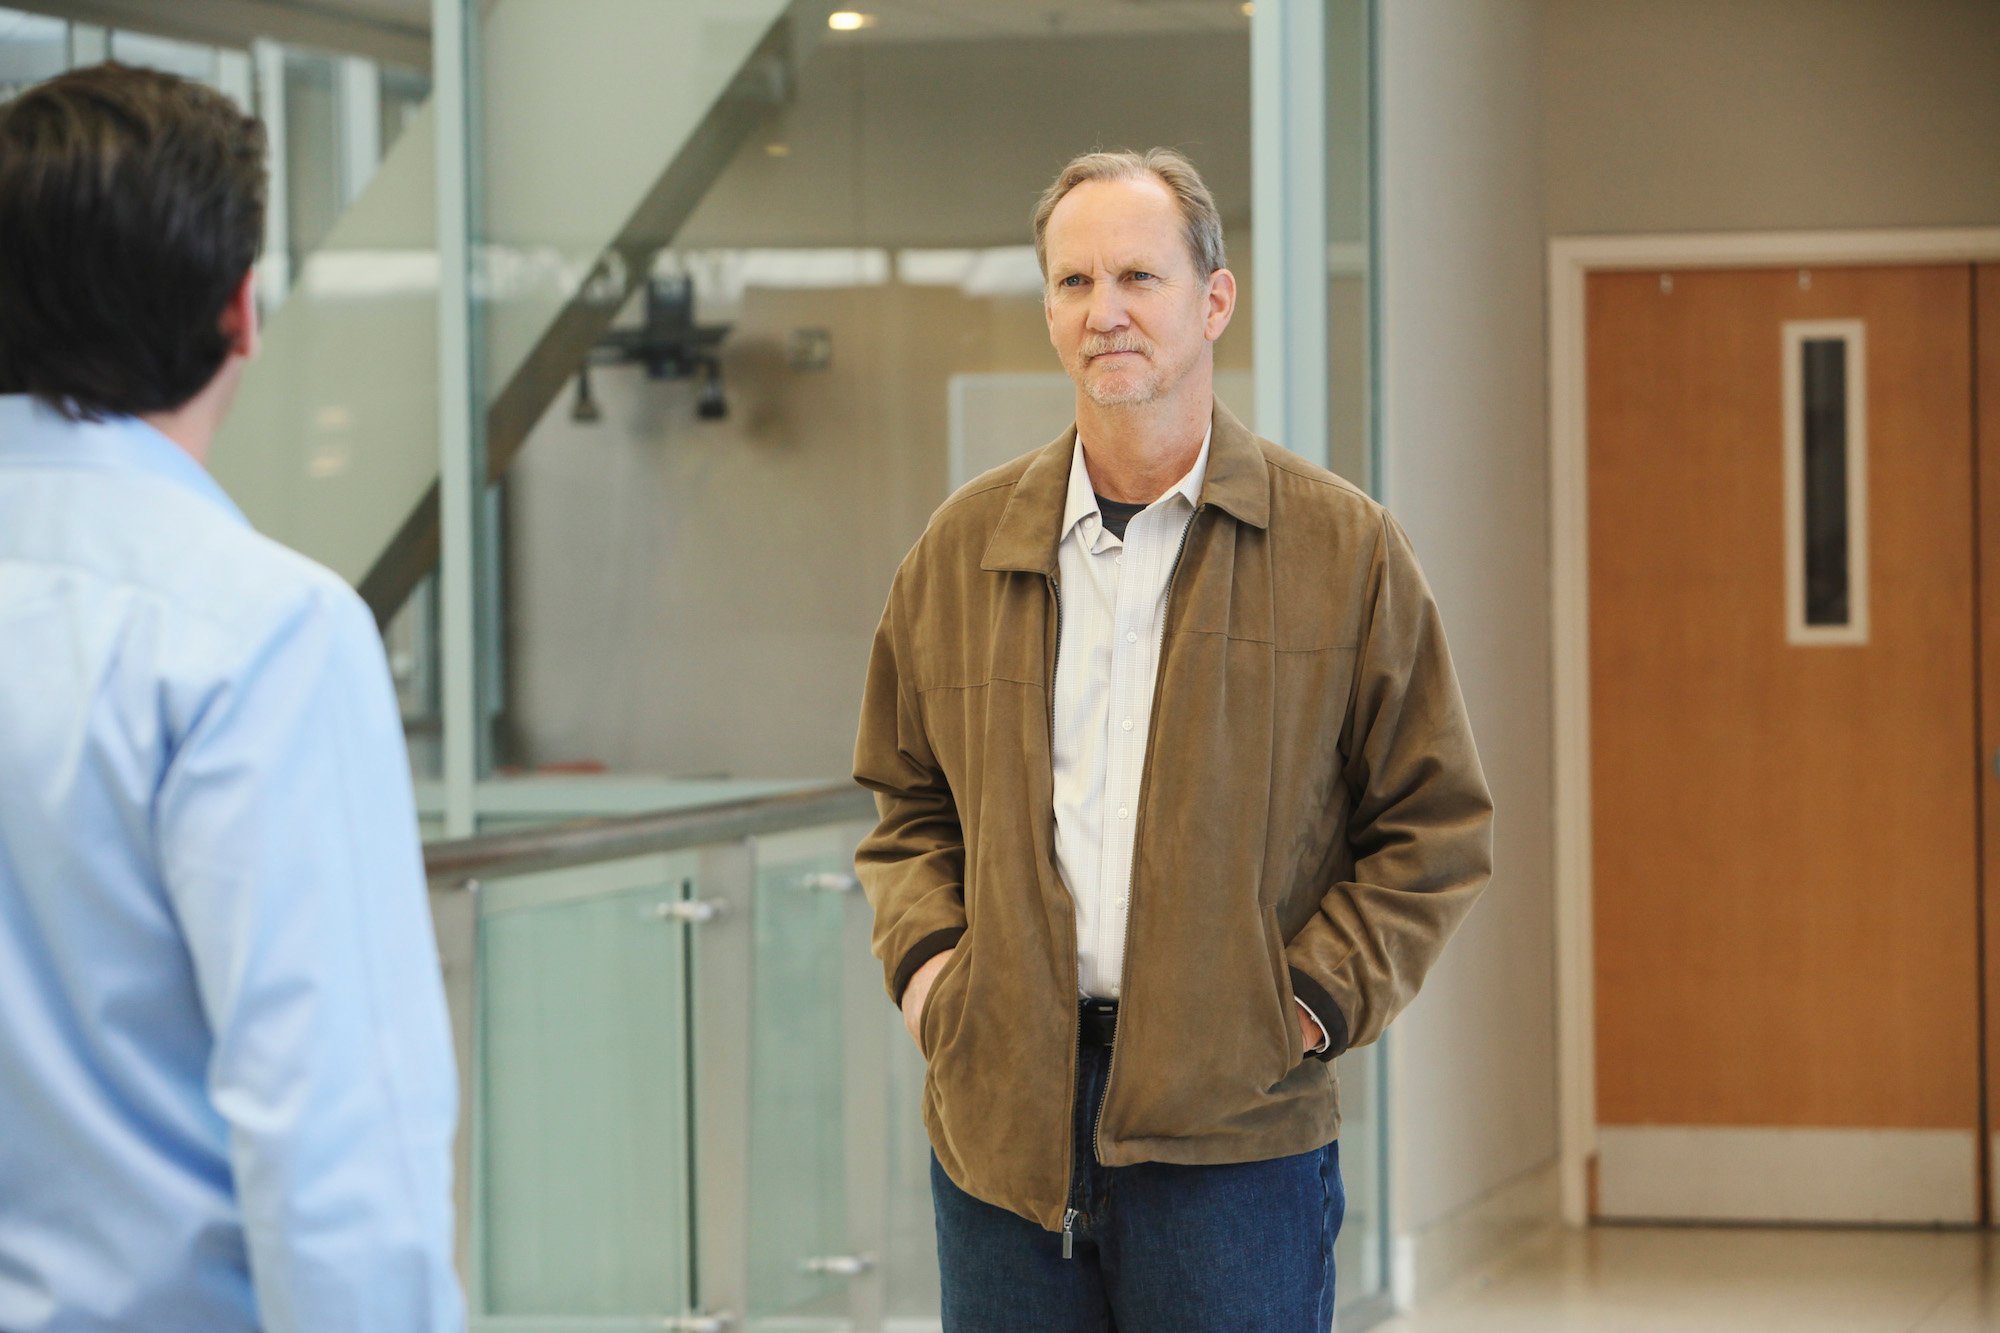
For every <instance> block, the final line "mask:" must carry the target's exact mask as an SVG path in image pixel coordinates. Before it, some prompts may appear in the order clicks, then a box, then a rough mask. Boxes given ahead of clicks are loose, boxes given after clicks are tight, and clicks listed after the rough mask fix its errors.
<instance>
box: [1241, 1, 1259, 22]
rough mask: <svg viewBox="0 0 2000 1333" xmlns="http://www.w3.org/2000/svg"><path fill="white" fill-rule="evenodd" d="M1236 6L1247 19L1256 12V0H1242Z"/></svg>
mask: <svg viewBox="0 0 2000 1333" xmlns="http://www.w3.org/2000/svg"><path fill="white" fill-rule="evenodd" d="M1237 8H1238V9H1241V10H1242V11H1243V17H1244V18H1246V19H1247V18H1249V17H1250V16H1251V15H1252V14H1255V13H1256V12H1257V4H1256V0H1243V3H1242V4H1241V5H1238V6H1237Z"/></svg>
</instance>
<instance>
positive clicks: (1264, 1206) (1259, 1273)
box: [855, 149, 1492, 1333]
mask: <svg viewBox="0 0 2000 1333" xmlns="http://www.w3.org/2000/svg"><path fill="white" fill-rule="evenodd" d="M1035 239H1036V246H1037V251H1038V254H1039V255H1040V257H1041V260H1042V267H1043V272H1044V275H1045V278H1046V288H1045V291H1046V297H1045V302H1044V308H1045V313H1046V315H1047V319H1048V326H1049V335H1050V340H1051V342H1052V343H1053V344H1054V346H1055V348H1056V351H1057V352H1058V353H1059V354H1060V356H1061V357H1062V361H1063V364H1064V366H1065V368H1066V369H1067V370H1068V371H1069V373H1070V376H1071V378H1072V379H1074V380H1075V382H1076V385H1077V396H1076V425H1075V426H1074V427H1073V428H1072V429H1070V430H1067V431H1065V432H1064V433H1063V435H1062V436H1061V438H1059V439H1057V440H1055V441H1053V442H1052V443H1050V444H1048V445H1046V446H1044V447H1043V448H1041V449H1038V450H1036V451H1034V452H1033V453H1030V454H1027V455H1025V456H1023V457H1022V458H1019V459H1017V460H1015V461H1014V462H1012V463H1009V464H1007V465H1006V466H1004V467H1001V468H998V469H996V470H994V471H992V472H989V473H987V474H986V475H985V476H983V477H980V478H978V479H976V480H974V481H973V482H971V483H969V484H968V485H966V486H965V487H963V488H962V489H961V490H959V491H958V493H957V494H955V495H953V496H952V497H951V498H950V499H949V500H947V501H946V502H945V503H944V505H943V506H942V507H941V508H940V509H939V510H938V511H937V513H936V514H935V515H934V516H933V517H932V519H931V522H930V525H929V527H928V528H927V529H926V531H925V532H924V535H923V536H922V538H921V539H920V540H919V541H918V542H917V544H916V546H915V548H914V549H912V550H911V552H910V554H909V555H908V557H906V558H905V560H904V561H903V564H902V566H901V568H900V569H899V570H898V571H897V574H896V579H895V583H894V586H893V587H892V588H891V590H890V593H889V601H888V606H887V608H886V610H885V611H884V612H883V616H882V623H881V627H880V629H879V630H878V632H877V635H876V639H875V646H874V652H873V657H872V659H871V661H870V664H869V671H868V684H867V690H866V697H865V699H864V701H863V712H862V719H861V731H860V738H859V741H858V743H857V745H856V754H855V775H856V777H857V778H858V779H859V780H860V781H861V782H862V783H863V784H865V785H866V786H868V787H870V788H871V789H873V790H874V791H875V792H876V793H878V805H879V808H880V811H881V822H880V824H879V826H878V827H877V828H876V830H875V831H874V833H873V834H872V835H870V836H869V838H868V839H867V840H866V841H865V842H864V843H863V844H862V846H861V849H860V851H859V853H858V856H857V866H858V869H859V871H860V874H861V877H862V880H863V883H864V884H865V885H866V887H867V890H868V895H869V900H870V902H871V903H872V904H873V906H874V909H875V952H876V954H877V955H878V956H879V957H880V958H881V959H882V961H883V963H884V966H885V968H886V971H887V980H888V987H889V993H890V996H891V997H892V998H893V999H894V1000H896V1001H897V1002H898V1003H899V1004H900V1005H901V1006H902V1009H903V1014H904V1019H905V1022H906V1023H907V1024H908V1026H909V1028H910V1031H911V1034H912V1036H913V1037H914V1038H915V1040H916V1042H917V1044H918V1046H919V1047H920V1048H921V1049H922V1051H923V1053H924V1056H925V1058H926V1060H927V1061H928V1063H929V1068H928V1073H927V1077H926V1080H925V1087H924V1107H923V1112H924V1122H925V1125H926V1127H927V1128H928V1130H929V1132H930V1139H931V1143H932V1146H933V1148H934V1150H935V1160H934V1169H933V1176H932V1183H933V1192H934V1198H935V1202H936V1205H937V1219H938V1247H939V1260H940V1265H941V1269H942V1273H943V1280H944V1281H943V1296H944V1317H945V1326H946V1327H947V1328H948V1329H953V1330H963V1329H988V1328H990V1329H1033V1330H1037V1331H1038V1333H1039V1331H1042V1330H1057V1329H1072V1328H1074V1329H1100V1328H1105V1327H1108V1326H1115V1327H1118V1328H1123V1329H1172V1330H1206V1329H1217V1330H1220V1329H1250V1328H1254V1329H1260V1330H1263V1329H1272V1330H1276V1329H1300V1330H1306V1329H1311V1330H1315V1333H1324V1330H1325V1329H1326V1328H1327V1327H1328V1326H1329V1324H1330V1323H1331V1318H1332V1310H1333V1277H1334V1274H1333V1243H1334V1238H1335V1235H1336V1234H1337V1232H1338V1230H1339V1226H1340V1222H1341V1216H1342V1212H1343V1208H1344V1200H1343V1195H1342V1191H1341V1185H1340V1175H1339V1159H1338V1144H1337V1135H1338V1133H1339V1128H1340V1113H1339V1108H1338V1098H1337V1095H1336V1091H1335V1080H1334V1071H1333V1065H1332V1063H1331V1061H1332V1059H1333V1057H1334V1056H1336V1055H1338V1054H1340V1053H1341V1052H1342V1051H1344V1050H1347V1049H1350V1048H1351V1047H1354V1046H1358V1045H1361V1044H1364V1043H1366V1042H1370V1041H1373V1040H1374V1039H1375V1038H1377V1037H1379V1036H1380V1035H1381V1034H1382V1031H1383V1029H1384V1028H1386V1027H1387V1026H1388V1024H1389V1021H1390V1019H1392V1018H1393V1017H1394V1016H1395V1015H1396V1014H1397V1013H1398V1012H1399V1011H1400V1010H1401V1009H1402V1008H1403V1007H1404V1006H1405V1005H1406V1004H1408V1003H1409V1001H1410V999H1411V997H1412V996H1413V995H1414V994H1415V993H1416V990H1417V987H1418V985H1419V983H1420V982H1421V981H1422V979H1423V976H1424V973H1425V972H1426V971H1427V970H1428V969H1429V968H1430V966H1431V964H1432V963H1433V962H1434V961H1436V959H1437V956H1438V954H1439V952H1440V950H1442V948H1443V947H1444V943H1445V941H1446V939H1447V938H1449V936H1450V935H1451V933H1452V931H1453V930H1454V929H1455V928H1456V927H1457V925H1458V923H1459V922H1460V921H1461V920H1462V919H1463V918H1464V916H1465V913H1466V911H1467V910H1468V909H1469V908H1470V907H1471V905H1472V902H1473V900H1474V898H1475V897H1476V896H1477V895H1478V893H1479V891H1480V889H1481V887H1482V886H1483V885H1484V883H1485V881H1486V878H1487V875H1488V872H1489V868H1490V860H1491V809H1492V807H1491V802H1490V799H1489V797H1488V795H1487V790H1486V784H1485V781H1484V779H1483V777H1482V776H1481V773H1480V769H1479V761H1478V757H1477V755H1476V753H1475V752H1474V749H1473V743H1472V736H1471V732H1470V729H1469V727H1468V724H1467V721H1466V717H1465V710H1464V705H1463V703H1462V702H1461V700H1460V697H1459V690H1458V685H1457V682H1456V680H1455V678H1454V676H1453V673H1452V668H1451V662H1450V658H1449V655H1448V654H1447V652H1446V649H1445V642H1444V634H1443V630H1442V627H1441V626H1440V624H1439V620H1438V614H1437V608H1436V606H1435V604H1434V603H1433V601H1432V598H1431V595H1430V591H1429V589H1428V588H1427V587H1426V585H1425V583H1424V579H1423V576H1422V574H1421V573H1420V572H1419V571H1418V568H1417V564H1416V560H1415V558H1414V556H1413V555H1412V553H1411V550H1410V545H1409V542H1408V540H1407V539H1406V538H1405V537H1404V535H1403V532H1402V530H1401V529H1400V528H1399V527H1398V526H1397V525H1396V523H1395V520H1394V519H1392V518H1391V517H1390V516H1389V515H1388V513H1387V512H1386V511H1385V510H1384V509H1383V508H1382V507H1381V506H1380V505H1378V504H1376V503H1375V502H1374V501H1373V500H1371V499H1369V498H1368V496H1366V495H1365V494H1363V493H1362V492H1361V491H1359V490H1357V489H1356V488H1354V487H1353V486H1351V485H1349V484H1348V483H1346V482H1344V481H1342V480H1341V479H1340V478H1338V477H1335V476H1334V475H1332V474H1331V473H1329V472H1326V471H1325V470H1323V469H1321V468H1318V467H1315V466H1313V465H1312V464H1310V463H1307V462H1305V461H1304V460H1303V459H1301V458H1299V457H1297V456H1296V455H1294V454H1291V453H1288V452H1286V451H1285V450H1284V449H1282V448H1280V447H1278V446H1277V445H1275V444H1272V443H1270V442H1268V441H1264V440H1260V439H1258V438H1256V437H1255V436H1254V435H1252V434H1251V433H1250V431H1248V430H1247V429H1246V428H1245V427H1244V426H1243V425H1242V424H1241V423H1240V422H1238V421H1237V420H1236V419H1235V418H1234V417H1233V416H1231V415H1230V413H1229V412H1228V410H1227V409H1226V408H1224V407H1223V406H1222V405H1221V404H1220V403H1218V402H1216V401H1215V397H1214V392H1213V375H1214V343H1215V340H1216V339H1217V338H1219V337H1220V336H1221V335H1222V332H1223V330H1224V329H1225V328H1227V327H1228V324H1229V320H1230V316H1231V314H1232V313H1233V310H1234V307H1235V297H1236V289H1235V279H1234V277H1233V276H1232V275H1231V274H1230V272H1229V271H1228V269H1227V268H1225V267H1224V266H1223V252H1222V229H1221V224H1220V222H1219V220H1218V219H1217V216H1216V212H1215V205H1214V202H1213V200H1212V199H1211V198H1210V196H1209V192H1208V190H1207V189H1206V187H1205V186H1204V185H1203V184H1202V182H1201V179H1200V177H1199V175H1198V174H1197V173H1196V172H1195V170H1194V168H1193V166H1192V165H1190V164H1189V163H1188V162H1187V160H1186V159H1184V158H1182V157H1181V156H1180V155H1178V154H1176V153H1171V152H1166V151H1163V150H1158V149H1155V150H1153V151H1152V152H1150V153H1147V154H1143V155H1139V154H1130V153H1095V154H1090V155H1087V156H1084V157H1081V158H1078V159H1076V160H1075V161H1073V162H1071V163H1070V164H1069V165H1068V166H1067V167H1066V168H1065V169H1064V170H1063V172H1062V174H1061V175H1060V176H1058V178H1057V179H1056V181H1055V183H1054V184H1053V185H1051V186H1050V188H1049V190H1048V192H1047V193H1046V194H1045V195H1044V196H1043V198H1042V201H1041V204H1040V206H1039V207H1038V208H1037V210H1036V214H1035Z"/></svg>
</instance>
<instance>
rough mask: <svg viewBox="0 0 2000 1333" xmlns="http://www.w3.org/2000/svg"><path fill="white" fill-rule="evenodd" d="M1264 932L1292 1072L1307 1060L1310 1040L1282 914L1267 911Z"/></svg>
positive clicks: (1287, 1068) (1288, 1067)
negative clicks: (1301, 1020) (1301, 1022)
mask: <svg viewBox="0 0 2000 1333" xmlns="http://www.w3.org/2000/svg"><path fill="white" fill-rule="evenodd" d="M1264 932H1265V937H1266V938H1267V939H1268V940H1269V941H1270V954H1271V977H1272V983H1273V985H1274V986H1275V988H1276V990H1277V993H1278V1021H1279V1023H1280V1025H1281V1026H1282V1027H1283V1029H1284V1049H1285V1068H1284V1073H1285V1074H1290V1073H1291V1072H1292V1071H1293V1070H1294V1069H1297V1068H1298V1067H1299V1066H1300V1065H1301V1064H1304V1063H1305V1058H1306V1043H1305V1037H1304V1035H1303V1034H1302V1033H1301V1032H1300V1031H1299V1001H1298V996H1297V994H1296V993H1294V992H1293V990H1292V968H1291V964H1290V963H1288V962H1286V961H1285V936H1284V933H1283V931H1281V930H1280V929H1279V927H1278V914H1277V912H1276V911H1275V910H1273V909H1271V908H1266V909H1265V910H1264Z"/></svg>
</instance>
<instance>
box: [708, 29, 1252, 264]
mask: <svg viewBox="0 0 2000 1333" xmlns="http://www.w3.org/2000/svg"><path fill="white" fill-rule="evenodd" d="M1113 49H1114V48H1113V44H1112V43H1111V42H1110V41H1109V39H1106V38H1102V37H1097V38H1091V39H1088V40H1050V39H1030V38H1005V39H999V40H985V41H963V42H883V43H868V44H857V45H845V46H843V45H840V44H836V43H827V44H824V45H822V46H821V47H820V48H819V50H817V51H816V52H815V53H814V54H813V56H812V58H811V59H810V60H809V61H808V62H807V63H806V64H805V66H804V68H803V69H802V70H801V71H800V72H799V83H798V90H797V97H796V99H795V100H794V102H793V103H792V104H791V105H790V106H789V107H786V108H785V109H783V110H781V111H779V112H778V113H776V114H774V115H773V117H772V118H771V121H770V123H769V125H768V126H766V128H765V130H764V131H763V132H762V133H760V134H757V135H753V136H752V137H751V140H750V142H748V143H746V144H745V145H744V146H743V149H742V151H741V152H739V153H738V154H737V157H736V160H735V161H734V162H733V163H732V164H731V166H730V168H729V170H728V171H727V172H726V173H725V174H724V176H723V178H722V179H721V180H720V181H719V182H717V184H716V187H715V188H714V189H713V190H711V191H710V192H709V195H708V197H707V198H706V199H705V200H704V201H703V202H702V205H701V207H700V208H699V209H697V210H696V212H695V214H694V216H693V217H692V218H690V219H689V220H688V223H687V226H686V227H684V228H683V229H682V232H681V235H680V237H679V238H678V239H679V243H680V244H683V245H688V246H721V245H731V246H735V245H788V246H789V245H854V244H861V243H866V244H870V245H900V246H968V245H970V246H985V245H1019V244H1021V243H1022V242H1023V241H1024V240H1026V239H1027V229H1028V215H1029V213H1030V211H1031V210H1032V209H1033V208H1034V205H1035V200H1036V198H1037V197H1038V196H1039V195H1040V194H1041V192H1042V189H1043V187H1044V186H1046V185H1047V184H1048V182H1049V178H1050V177H1052V176H1054V175H1055V173H1056V170H1057V168H1059V167H1061V166H1062V164H1063V162H1064V161H1066V160H1067V159H1068V158H1069V157H1070V156H1071V155H1073V154H1075V153H1081V152H1085V151H1088V150H1090V149H1092V148H1150V147H1152V146H1154V145H1156V144H1165V145H1171V146H1173V147H1177V148H1180V149H1181V150H1183V151H1184V152H1186V153H1187V154H1188V155H1189V156H1191V157H1192V158H1193V159H1194V160H1195V162H1196V163H1197V165H1199V166H1200V167H1201V169H1202V174H1203V177H1204V178H1205V179H1206V180H1207V181H1208V184H1209V188H1210V190H1211V191H1213V193H1214V194H1215V199H1216V206H1217V207H1218V208H1219V209H1220V210H1221V212H1222V215H1223V219H1224V221H1226V222H1230V223H1238V222H1242V221H1245V220H1247V219H1248V217H1249V215H1250V42H1249V38H1248V36H1247V34H1243V33H1213V32H1208V33H1190V34H1184V35H1175V34H1150V35H1139V36H1133V37H1129V38H1122V39H1119V40H1118V41H1117V43H1116V45H1115V52H1116V54H1115V57H1113V55H1112V51H1113ZM772 144H780V145H782V146H783V147H784V148H785V149H786V150H787V151H786V153H785V155H784V156H782V157H773V156H772V155H771V154H770V153H769V151H768V148H769V146H770V145H772ZM1243 231H1244V239H1246V240H1247V239H1248V229H1247V228H1244V229H1243ZM1231 239H1232V240H1234V239H1235V238H1234V237H1232V238H1231Z"/></svg>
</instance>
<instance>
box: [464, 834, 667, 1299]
mask: <svg viewBox="0 0 2000 1333" xmlns="http://www.w3.org/2000/svg"><path fill="white" fill-rule="evenodd" d="M693 874H694V861H693V859H692V858H688V857H682V858H678V859H673V858H648V859H647V860H644V861H635V862H624V863H614V864H610V865H604V866H593V867H588V868H585V869H580V870H571V871H564V872H558V873H553V874H548V875H531V876H522V877H518V878H515V879H511V880H507V881H503V882H501V883H499V884H496V885H494V886H493V887H492V888H491V889H490V890H489V891H488V895H487V898H488V900H487V901H486V902H485V903H484V904H483V905H482V912H481V921H480V977H479V993H480V998H479V1014H480V1029H479V1079H478V1082H477V1094H476V1095H477V1098H478V1102H477V1106H476V1108H468V1112H469V1113H472V1114H476V1115H477V1116H478V1124H479V1142H480V1151H479V1153H478V1155H477V1157H476V1158H475V1165H474V1168H473V1169H474V1174H475V1180H476V1182H477V1189H476V1196H477V1199H478V1202H477V1203H476V1205H475V1209H476V1224H477V1226H478V1227H479V1233H478V1236H479V1239H478V1247H477V1253H478V1256H479V1257H478V1261H477V1264H478V1273H477V1275H476V1287H475V1290H473V1291H472V1292H470V1293H469V1295H470V1296H471V1298H472V1302H473V1305H472V1308H473V1309H474V1311H475V1312H477V1313H479V1314H490V1315H547V1316H564V1317H568V1318H577V1317H584V1316H614V1315H622V1316H651V1317H654V1318H661V1317H668V1316H673V1315H678V1314H680V1313H681V1312H682V1311H684V1310H685V1309H686V1308H687V1306H688V1303H689V1299H690V1294H691V1290H692V1285H691V1284H692V1280H693V1279H692V1271H691V1263H692V1238H691V1235H690V1221H691V1217H690V1211H689V1210H690V1194H691V1190H690V1184H689V1170H688V1167H689V1155H688V1146H687V1145H688V1142H689V1135H690V1133H691V1131H692V1126H691V1124H690V1121H689V1090H688V1060H689V1054H688V1002H687V1001H688V996H687V952H688V948H689V943H688V940H687V938H686V933H687V931H688V930H689V929H690V927H689V926H687V925H684V924H682V923H681V922H680V921H678V920H675V919H673V918H672V917H671V916H669V915H666V914H664V913H663V911H662V909H663V908H670V906H671V905H672V904H674V903H679V902H682V901H685V900H686V899H687V898H688V896H689V894H690V891H691V889H692V885H693Z"/></svg>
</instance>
